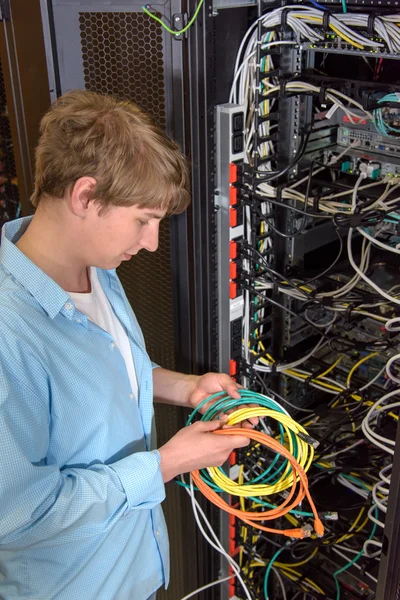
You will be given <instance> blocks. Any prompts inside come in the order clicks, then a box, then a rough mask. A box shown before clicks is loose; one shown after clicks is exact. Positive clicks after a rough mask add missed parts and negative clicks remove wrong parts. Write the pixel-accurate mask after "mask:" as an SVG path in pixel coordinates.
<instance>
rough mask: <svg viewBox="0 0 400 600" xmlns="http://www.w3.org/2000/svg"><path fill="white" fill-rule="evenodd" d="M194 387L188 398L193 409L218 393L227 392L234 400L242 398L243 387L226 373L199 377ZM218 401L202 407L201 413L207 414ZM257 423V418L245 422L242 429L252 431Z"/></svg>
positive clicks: (207, 374) (194, 382)
mask: <svg viewBox="0 0 400 600" xmlns="http://www.w3.org/2000/svg"><path fill="white" fill-rule="evenodd" d="M192 385H193V388H192V391H191V393H190V394H189V397H188V405H189V406H190V407H191V408H196V407H197V406H198V405H199V404H200V403H201V402H203V400H205V399H206V398H208V397H209V396H212V395H213V394H216V393H217V392H226V393H227V394H228V395H229V396H231V397H232V398H237V399H239V398H240V393H239V388H240V387H241V386H239V385H238V384H237V383H236V382H235V381H233V380H232V379H231V378H230V377H229V375H226V374H225V373H206V374H205V375H202V376H201V377H198V378H197V381H193V384H192ZM217 400H218V399H217ZM217 400H215V401H214V400H211V401H210V402H207V403H206V404H205V405H204V406H202V407H201V409H200V412H201V413H205V412H206V410H208V409H209V408H210V406H212V404H214V402H216V401H217ZM229 412H232V411H229ZM257 423H258V419H257V418H254V419H250V421H249V422H246V421H245V422H243V423H242V427H244V428H248V429H251V428H252V427H253V425H257Z"/></svg>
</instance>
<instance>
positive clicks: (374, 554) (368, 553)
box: [363, 540, 382, 558]
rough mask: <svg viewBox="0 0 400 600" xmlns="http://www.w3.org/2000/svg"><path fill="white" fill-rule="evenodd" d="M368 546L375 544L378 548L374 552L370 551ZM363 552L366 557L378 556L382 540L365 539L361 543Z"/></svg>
mask: <svg viewBox="0 0 400 600" xmlns="http://www.w3.org/2000/svg"><path fill="white" fill-rule="evenodd" d="M368 546H375V547H376V548H379V550H377V551H376V552H370V551H369V550H368ZM363 550H364V554H365V556H366V557H367V558H378V557H379V556H380V555H381V552H382V542H377V541H376V540H366V541H365V542H364V545H363Z"/></svg>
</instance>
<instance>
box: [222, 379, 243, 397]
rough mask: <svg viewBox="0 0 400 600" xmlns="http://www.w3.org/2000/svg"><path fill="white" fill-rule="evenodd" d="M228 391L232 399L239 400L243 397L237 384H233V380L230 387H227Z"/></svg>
mask: <svg viewBox="0 0 400 600" xmlns="http://www.w3.org/2000/svg"><path fill="white" fill-rule="evenodd" d="M226 391H227V392H228V394H229V395H230V396H231V398H236V399H237V400H239V398H240V397H241V396H240V393H239V388H238V386H237V384H236V383H235V382H232V380H231V383H230V384H229V386H227V388H226Z"/></svg>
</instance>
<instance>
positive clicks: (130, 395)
mask: <svg viewBox="0 0 400 600" xmlns="http://www.w3.org/2000/svg"><path fill="white" fill-rule="evenodd" d="M134 397H135V396H134V395H133V394H132V392H131V393H130V394H129V398H130V399H131V400H132V398H134Z"/></svg>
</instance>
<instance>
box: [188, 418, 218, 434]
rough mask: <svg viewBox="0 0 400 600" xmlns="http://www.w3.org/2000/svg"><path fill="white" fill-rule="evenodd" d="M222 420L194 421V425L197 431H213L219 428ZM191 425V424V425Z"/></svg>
mask: <svg viewBox="0 0 400 600" xmlns="http://www.w3.org/2000/svg"><path fill="white" fill-rule="evenodd" d="M222 423H223V421H222V422H221V421H196V423H194V425H195V426H196V428H197V429H198V430H199V431H204V432H208V431H215V430H216V429H220V428H221V425H222ZM191 427H193V425H191Z"/></svg>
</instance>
